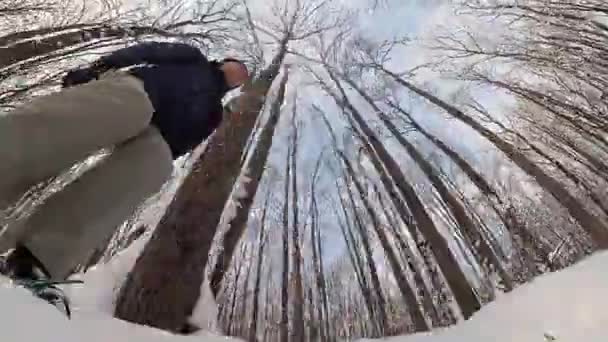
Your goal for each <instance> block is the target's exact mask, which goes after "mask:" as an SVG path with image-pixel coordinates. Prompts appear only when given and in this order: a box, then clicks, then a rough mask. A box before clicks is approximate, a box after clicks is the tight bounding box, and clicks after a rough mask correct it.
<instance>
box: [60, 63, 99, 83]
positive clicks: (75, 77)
mask: <svg viewBox="0 0 608 342" xmlns="http://www.w3.org/2000/svg"><path fill="white" fill-rule="evenodd" d="M98 78H99V72H97V71H96V70H94V69H93V68H83V69H74V70H70V71H68V73H67V74H66V75H65V76H64V77H63V82H62V84H61V86H62V87H63V88H68V87H72V86H75V85H78V84H83V83H87V82H90V81H92V80H95V79H98Z"/></svg>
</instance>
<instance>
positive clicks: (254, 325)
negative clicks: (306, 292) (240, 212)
mask: <svg viewBox="0 0 608 342" xmlns="http://www.w3.org/2000/svg"><path fill="white" fill-rule="evenodd" d="M269 198H270V193H268V194H266V200H265V201H264V209H262V217H261V218H260V233H259V234H258V259H257V263H256V266H255V285H254V288H253V305H252V306H253V307H252V308H251V310H252V313H251V321H250V324H249V342H257V340H258V339H257V332H258V311H259V308H260V286H261V284H262V264H263V262H264V249H265V247H266V243H267V241H268V235H267V233H266V212H267V211H268V200H269ZM268 285H270V284H267V286H268Z"/></svg>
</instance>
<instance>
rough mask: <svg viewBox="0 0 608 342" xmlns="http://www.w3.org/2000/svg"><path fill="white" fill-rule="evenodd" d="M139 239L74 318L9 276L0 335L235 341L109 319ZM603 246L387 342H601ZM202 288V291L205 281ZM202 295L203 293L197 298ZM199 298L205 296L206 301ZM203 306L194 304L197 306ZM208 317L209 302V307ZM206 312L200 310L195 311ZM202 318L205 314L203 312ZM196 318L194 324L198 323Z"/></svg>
mask: <svg viewBox="0 0 608 342" xmlns="http://www.w3.org/2000/svg"><path fill="white" fill-rule="evenodd" d="M143 244H145V240H141V241H138V242H136V244H135V245H133V246H132V247H130V248H129V249H128V250H126V251H125V252H123V253H121V254H120V255H119V256H118V257H117V258H116V259H115V260H113V261H112V262H110V263H108V264H106V265H102V266H98V267H97V268H96V269H94V270H92V271H90V272H88V273H87V274H86V275H84V277H83V279H84V280H85V282H86V283H85V285H84V286H75V287H74V288H72V289H71V290H70V291H69V295H70V296H71V297H72V298H73V301H74V311H75V312H74V318H73V319H72V320H71V321H70V320H67V319H66V318H65V317H64V316H63V314H62V313H60V312H59V311H58V310H57V309H55V308H54V307H52V306H51V305H48V304H46V303H44V302H42V301H41V300H39V299H37V298H35V297H33V296H32V295H30V294H29V292H27V291H26V290H24V289H20V288H15V287H13V286H12V285H11V284H10V283H9V282H7V281H4V282H2V283H1V284H0V302H1V303H2V304H3V305H2V306H0V322H1V325H0V326H1V329H0V341H2V342H13V341H15V342H18V341H35V342H38V341H45V342H46V341H48V342H110V341H111V342H179V341H184V342H186V341H201V342H202V341H207V342H220V341H224V342H229V341H237V340H236V339H231V338H227V337H222V336H218V335H214V334H212V333H208V332H203V333H200V334H198V335H196V336H189V337H185V336H175V335H171V334H169V333H167V332H164V331H160V330H157V329H152V328H148V327H143V326H138V325H134V324H130V323H126V322H122V321H119V320H116V319H114V318H112V317H111V315H110V313H111V311H112V302H113V298H114V293H115V288H116V287H117V284H120V283H121V282H122V279H124V277H125V275H126V272H127V270H128V269H129V268H130V267H131V265H132V263H133V261H134V260H135V257H136V256H137V254H138V252H139V250H141V247H142V246H143ZM606 265H608V252H603V253H598V254H596V255H595V256H593V257H590V258H588V259H586V260H584V261H582V262H580V263H579V264H577V265H575V266H573V267H571V268H569V269H567V270H564V271H561V272H557V273H553V274H548V275H545V276H542V277H540V278H538V279H536V280H534V281H533V282H532V283H531V284H528V285H525V286H521V287H520V288H518V289H516V290H515V291H513V292H512V293H510V294H507V295H503V296H501V297H499V298H498V299H497V300H496V301H495V302H494V303H492V304H489V305H487V306H486V307H485V308H484V309H483V310H481V311H480V312H479V313H478V314H476V315H475V316H474V317H473V318H472V319H471V320H469V321H466V322H463V323H461V324H459V325H457V326H455V327H452V328H447V329H443V330H438V331H435V332H432V333H426V334H418V335H413V336H404V337H393V338H389V339H387V340H388V341H393V342H482V341H484V342H485V341H496V342H506V341H517V342H548V341H556V342H579V341H581V342H582V341H584V342H596V341H597V342H600V341H601V342H604V341H608V296H607V292H608V272H606ZM203 289H206V290H205V291H208V286H204V287H203ZM205 296H208V293H207V294H204V295H203V297H205ZM201 303H206V304H209V303H210V302H205V299H204V298H203V300H202V301H201ZM206 304H201V305H199V306H200V308H202V307H203V306H204V305H206ZM210 307H211V308H210V312H211V314H209V315H207V316H208V317H207V318H205V319H211V317H213V316H214V315H215V313H214V312H215V311H214V310H216V309H214V305H210ZM201 311H206V310H201ZM203 316H204V315H203ZM200 318H201V317H197V322H200V321H199V320H198V319H200Z"/></svg>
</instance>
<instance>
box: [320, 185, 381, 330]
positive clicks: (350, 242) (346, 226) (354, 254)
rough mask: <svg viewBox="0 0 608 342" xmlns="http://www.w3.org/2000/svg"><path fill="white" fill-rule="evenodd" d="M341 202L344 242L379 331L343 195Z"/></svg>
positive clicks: (341, 226) (367, 305)
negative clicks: (343, 218)
mask: <svg viewBox="0 0 608 342" xmlns="http://www.w3.org/2000/svg"><path fill="white" fill-rule="evenodd" d="M336 188H337V189H338V191H340V188H339V187H338V186H337V183H336ZM340 203H341V207H342V211H343V213H344V216H345V221H346V223H342V222H341V221H339V222H338V224H339V226H340V229H341V231H342V236H343V237H344V242H345V243H346V248H347V250H348V254H349V257H350V262H351V264H352V265H353V268H354V270H355V277H356V279H357V283H358V284H359V289H360V290H361V294H362V296H363V300H364V302H365V307H366V308H367V311H368V312H369V316H370V318H371V319H370V320H371V321H372V322H371V323H372V326H373V329H374V332H376V333H377V332H378V330H379V328H378V327H377V326H378V323H380V322H378V318H377V317H376V309H375V307H374V300H373V299H372V292H371V289H370V287H369V284H368V280H367V276H366V274H365V267H364V262H363V260H362V258H361V254H360V252H359V249H358V248H357V247H356V243H357V240H356V239H355V235H354V234H353V228H352V224H351V223H350V222H351V220H350V218H349V215H348V214H347V210H346V203H344V200H343V199H342V196H340ZM336 216H338V213H337V212H336ZM374 269H375V265H374ZM372 273H373V272H372V271H371V269H370V275H371V274H372ZM372 277H373V276H372ZM373 282H375V281H373ZM380 309H381V310H383V308H380ZM328 331H329V330H328Z"/></svg>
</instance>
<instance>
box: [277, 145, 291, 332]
mask: <svg viewBox="0 0 608 342" xmlns="http://www.w3.org/2000/svg"><path fill="white" fill-rule="evenodd" d="M290 156H291V145H289V147H288V152H287V158H286V161H285V189H284V191H285V195H284V197H283V227H282V229H283V234H282V236H283V254H282V255H283V271H282V273H281V322H280V326H279V341H280V342H289V297H288V296H289V186H290V182H289V180H290V178H289V175H290V172H289V170H290V168H291V164H290V163H289V159H290Z"/></svg>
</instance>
